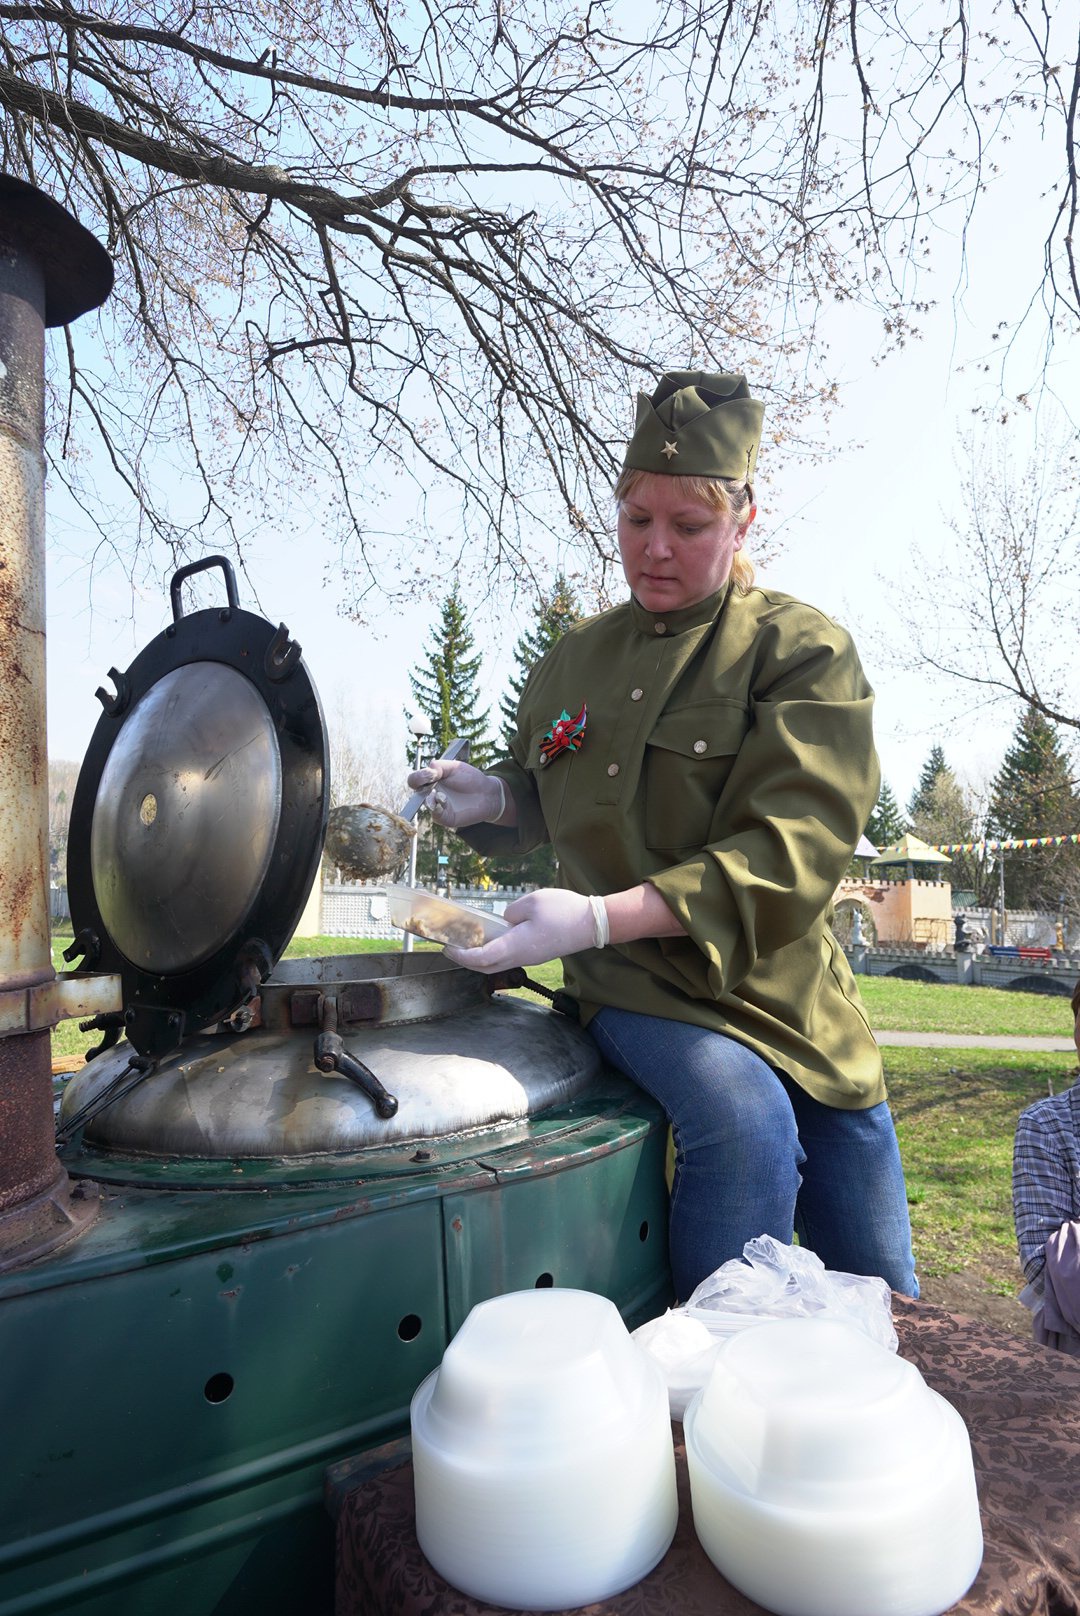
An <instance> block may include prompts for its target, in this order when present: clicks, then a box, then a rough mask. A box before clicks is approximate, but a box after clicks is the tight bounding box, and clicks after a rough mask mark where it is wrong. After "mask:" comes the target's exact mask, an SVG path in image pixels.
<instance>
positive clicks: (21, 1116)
mask: <svg viewBox="0 0 1080 1616" xmlns="http://www.w3.org/2000/svg"><path fill="white" fill-rule="evenodd" d="M51 1067H52V1055H51V1043H50V1039H49V1034H48V1033H47V1032H40V1033H23V1034H18V1035H16V1036H14V1037H11V1038H0V1139H2V1140H3V1142H4V1148H3V1150H2V1151H0V1213H2V1212H6V1211H8V1210H9V1209H10V1208H12V1207H14V1206H18V1205H19V1204H20V1203H21V1202H23V1201H29V1200H32V1199H33V1197H34V1196H36V1195H40V1194H41V1193H42V1192H43V1191H44V1190H47V1189H49V1188H50V1186H52V1185H53V1184H55V1183H57V1182H59V1181H61V1180H62V1179H63V1177H64V1174H63V1172H62V1170H61V1168H60V1167H59V1165H58V1163H57V1160H56V1145H55V1139H54V1132H53V1129H54V1123H53V1113H52V1070H51Z"/></svg>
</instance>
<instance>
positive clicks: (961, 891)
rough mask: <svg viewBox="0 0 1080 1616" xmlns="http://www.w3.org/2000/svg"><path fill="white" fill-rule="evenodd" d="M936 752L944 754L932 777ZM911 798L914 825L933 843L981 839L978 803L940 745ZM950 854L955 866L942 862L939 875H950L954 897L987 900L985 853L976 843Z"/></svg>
mask: <svg viewBox="0 0 1080 1616" xmlns="http://www.w3.org/2000/svg"><path fill="white" fill-rule="evenodd" d="M934 753H937V754H938V755H939V757H940V767H939V768H938V770H937V773H936V774H935V775H934V777H933V778H932V779H930V778H929V774H930V763H931V762H932V761H934ZM911 800H912V811H911V829H912V831H913V832H914V833H915V835H916V836H919V837H921V838H922V840H923V841H924V842H928V843H929V844H930V846H931V847H940V846H942V845H945V846H951V845H955V844H956V843H958V842H959V843H964V842H971V843H972V844H974V843H975V842H977V841H978V839H979V838H978V835H977V833H976V828H975V822H976V808H975V804H974V803H973V801H972V800H971V798H970V797H969V795H968V793H967V792H966V791H965V790H964V788H963V786H962V785H961V784H960V782H959V780H958V779H957V778H956V775H955V774H954V773H953V771H952V770H951V769H950V768H949V765H948V764H947V763H946V762H945V758H944V754H942V752H941V748H940V747H935V748H934V752H932V753H931V754H930V762H928V763H927V766H926V768H925V769H924V770H923V780H922V781H920V783H919V786H918V788H917V790H916V792H915V794H914V796H913V797H912V799H911ZM946 856H947V857H948V858H949V859H951V860H952V865H951V868H948V869H946V867H945V866H944V865H940V866H938V872H937V879H939V880H940V879H946V878H947V879H948V880H949V881H950V882H951V883H952V887H953V894H954V900H957V901H959V902H961V903H975V902H979V903H981V902H983V901H985V900H986V899H987V897H988V894H989V887H990V885H991V884H992V878H991V875H990V871H989V869H988V866H987V863H986V859H985V856H980V855H979V853H978V851H977V850H976V848H975V847H974V845H973V846H972V850H971V852H969V853H955V852H954V853H949V854H947V855H946Z"/></svg>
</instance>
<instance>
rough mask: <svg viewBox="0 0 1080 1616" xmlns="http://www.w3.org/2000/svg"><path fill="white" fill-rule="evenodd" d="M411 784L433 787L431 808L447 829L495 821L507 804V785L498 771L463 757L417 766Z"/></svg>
mask: <svg viewBox="0 0 1080 1616" xmlns="http://www.w3.org/2000/svg"><path fill="white" fill-rule="evenodd" d="M408 784H409V786H410V787H411V788H412V790H413V791H423V789H424V787H425V786H430V787H431V792H430V793H429V795H428V799H427V804H426V806H427V809H428V812H429V813H430V815H431V817H432V819H433V820H434V821H435V823H436V825H445V826H446V828H447V830H460V829H461V827H462V826H463V825H482V824H490V823H493V822H494V821H495V820H496V819H501V817H502V815H503V812H504V810H505V808H506V788H505V786H504V785H503V783H502V781H501V780H500V779H499V777H498V775H493V774H485V773H484V772H483V770H482V769H474V768H473V766H472V764H471V763H462V762H461V761H460V760H457V761H453V760H451V761H443V759H441V758H436V760H435V761H434V762H433V763H429V764H428V766H427V768H426V769H416V770H414V772H413V773H412V774H410V775H409V778H408Z"/></svg>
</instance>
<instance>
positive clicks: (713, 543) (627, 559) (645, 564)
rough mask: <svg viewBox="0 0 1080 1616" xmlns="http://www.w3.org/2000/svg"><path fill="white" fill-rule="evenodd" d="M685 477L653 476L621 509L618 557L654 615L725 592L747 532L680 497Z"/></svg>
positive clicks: (745, 525)
mask: <svg viewBox="0 0 1080 1616" xmlns="http://www.w3.org/2000/svg"><path fill="white" fill-rule="evenodd" d="M684 486H685V485H684V480H683V478H681V477H661V476H657V475H655V474H654V473H652V472H648V473H646V475H645V476H643V477H642V478H640V479H639V481H638V483H637V484H636V486H635V488H634V491H633V493H632V494H630V495H629V497H628V498H627V499H625V500H623V501H622V503H621V504H620V506H619V528H618V532H619V555H620V557H621V558H622V566H623V572H624V573H625V574H626V581H627V583H628V584H629V585H630V588H631V589H632V590H633V592H634V594H635V595H636V596H637V598H638V600H639V601H640V602H641V604H642V605H643V606H644V607H645V609H646V611H650V612H666V611H678V610H679V608H680V607H682V606H696V605H697V603H698V601H700V600H705V599H707V597H708V596H709V595H714V594H715V593H716V592H717V590H719V589H722V588H723V587H724V585H725V584H726V583H727V581H728V578H729V577H730V575H731V563H732V562H733V561H734V559H735V552H736V550H741V549H742V544H743V540H744V538H745V537H746V530H747V528H748V527H749V526H750V522H751V521H752V520H753V514H754V513H753V511H752V510H751V513H750V517H749V518H748V519H747V521H745V522H744V523H742V524H741V525H740V524H739V523H738V522H735V521H734V520H733V519H732V518H731V517H730V516H724V515H723V514H722V513H721V512H720V511H717V510H714V508H713V507H712V506H711V505H705V504H702V502H701V501H700V500H697V499H691V498H689V497H688V495H687V494H686V493H685V492H684V491H682V490H683V489H684Z"/></svg>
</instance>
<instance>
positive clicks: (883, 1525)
mask: <svg viewBox="0 0 1080 1616" xmlns="http://www.w3.org/2000/svg"><path fill="white" fill-rule="evenodd" d="M684 1431H685V1435H686V1458H687V1466H688V1469H689V1473H690V1490H691V1497H692V1500H693V1510H694V1527H695V1530H696V1531H697V1535H698V1538H699V1539H700V1541H701V1544H702V1547H703V1548H704V1549H705V1552H706V1553H707V1554H708V1556H709V1558H710V1559H711V1560H712V1562H713V1564H714V1565H715V1566H716V1567H717V1568H718V1569H719V1570H720V1571H721V1572H722V1573H723V1574H724V1576H725V1577H726V1578H727V1579H728V1581H729V1582H731V1583H733V1584H734V1585H735V1587H736V1588H738V1589H740V1590H741V1592H743V1593H744V1594H746V1595H747V1597H748V1598H750V1599H754V1600H756V1601H757V1603H758V1604H760V1605H764V1606H765V1608H766V1609H767V1610H770V1611H775V1612H777V1613H778V1616H940V1613H941V1612H943V1611H945V1610H947V1609H948V1607H949V1606H950V1605H952V1604H955V1602H956V1601H957V1600H958V1599H960V1598H962V1596H963V1595H964V1594H965V1593H966V1592H967V1590H968V1588H969V1587H970V1586H971V1584H972V1582H973V1581H974V1579H975V1576H976V1574H977V1572H978V1570H979V1566H980V1565H981V1563H982V1548H983V1544H982V1527H981V1524H980V1520H979V1501H978V1496H977V1493H976V1489H975V1473H974V1470H973V1467H972V1461H971V1444H970V1440H969V1438H968V1433H967V1427H966V1426H965V1425H964V1422H963V1420H962V1419H961V1418H960V1416H959V1414H958V1413H957V1412H956V1410H955V1409H954V1408H953V1407H952V1406H951V1405H950V1404H949V1403H947V1402H946V1401H945V1399H944V1398H943V1397H940V1396H939V1395H938V1394H937V1393H936V1392H934V1391H931V1390H930V1388H929V1387H928V1386H927V1385H926V1383H925V1381H924V1380H923V1378H922V1376H921V1375H920V1374H919V1371H918V1370H917V1369H916V1368H915V1366H914V1365H913V1364H910V1363H907V1362H905V1360H904V1359H902V1358H899V1357H897V1356H896V1355H895V1354H893V1353H891V1352H889V1351H888V1350H887V1349H886V1348H884V1347H881V1346H878V1345H877V1343H876V1342H873V1341H871V1340H869V1339H868V1338H867V1337H866V1336H865V1335H863V1334H862V1333H861V1332H860V1331H858V1330H856V1329H854V1328H852V1327H851V1326H850V1325H847V1324H842V1323H839V1322H835V1321H831V1320H825V1319H810V1318H807V1319H784V1320H776V1321H772V1322H769V1323H763V1324H760V1325H756V1326H753V1327H752V1328H750V1329H748V1330H746V1331H744V1332H743V1333H742V1334H740V1335H737V1336H733V1337H732V1338H731V1340H730V1341H727V1342H725V1344H724V1345H723V1347H722V1348H721V1350H720V1353H719V1355H718V1357H717V1361H716V1363H715V1365H714V1367H713V1371H712V1375H711V1377H710V1379H709V1380H708V1382H707V1383H706V1385H705V1386H704V1388H703V1389H702V1390H701V1391H700V1392H699V1393H698V1394H697V1395H696V1396H695V1397H694V1399H693V1400H692V1402H691V1403H690V1406H689V1408H688V1409H687V1411H686V1418H685V1421H684Z"/></svg>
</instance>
